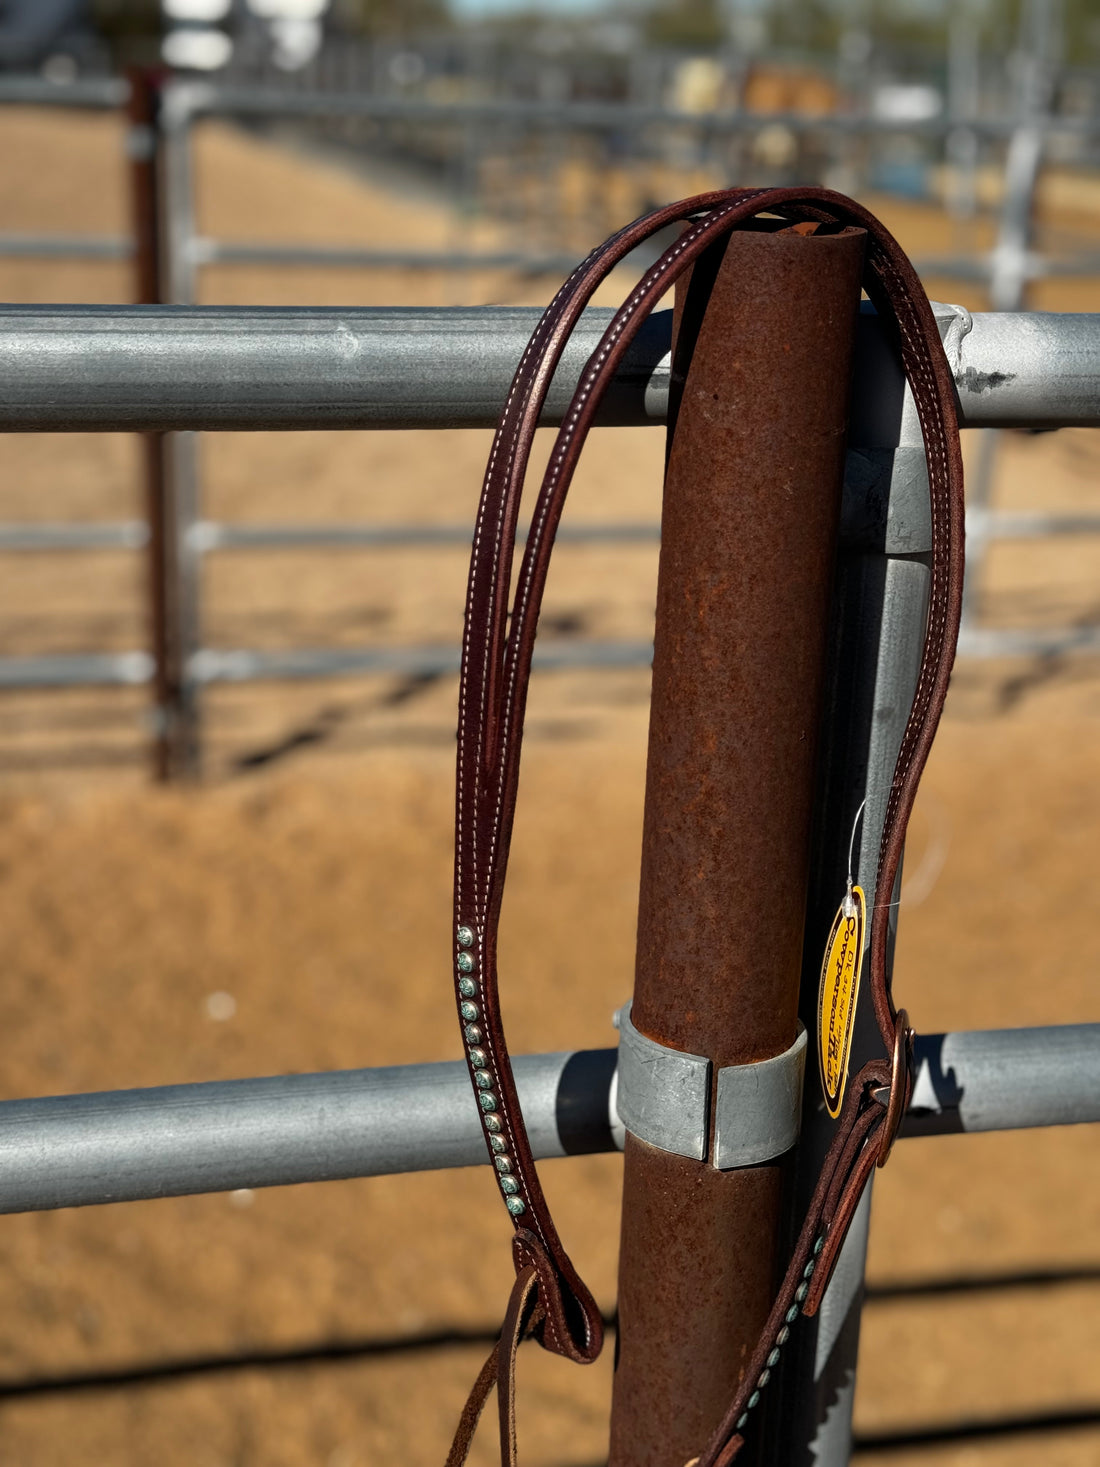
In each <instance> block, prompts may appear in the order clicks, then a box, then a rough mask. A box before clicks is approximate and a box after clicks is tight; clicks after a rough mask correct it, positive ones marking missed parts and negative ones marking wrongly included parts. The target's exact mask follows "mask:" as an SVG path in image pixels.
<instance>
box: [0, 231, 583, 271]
mask: <svg viewBox="0 0 1100 1467" xmlns="http://www.w3.org/2000/svg"><path fill="white" fill-rule="evenodd" d="M0 253H3V250H2V249H0ZM187 253H188V257H189V260H190V263H191V264H192V265H194V266H201V265H278V266H283V265H286V266H299V265H304V266H313V265H316V266H322V267H324V268H326V269H332V268H347V269H366V270H519V271H522V272H523V273H524V274H526V275H560V274H564V273H567V272H568V271H570V270H572V268H573V266H574V265H575V264H576V263H577V256H576V253H575V252H573V253H569V254H567V253H565V252H563V251H562V252H558V253H556V254H535V253H533V252H529V251H523V250H487V251H483V252H479V251H475V250H403V249H389V250H377V249H374V250H371V249H360V248H356V247H354V246H345V245H264V244H248V243H244V242H242V243H240V244H237V243H234V242H231V241H229V240H216V239H205V238H201V237H200V238H197V239H193V240H191V241H190V243H189V244H188V247H187Z"/></svg>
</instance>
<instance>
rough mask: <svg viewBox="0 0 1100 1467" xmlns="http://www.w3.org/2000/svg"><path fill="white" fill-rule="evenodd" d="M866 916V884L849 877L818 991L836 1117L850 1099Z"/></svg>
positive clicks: (822, 1058)
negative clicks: (854, 883)
mask: <svg viewBox="0 0 1100 1467" xmlns="http://www.w3.org/2000/svg"><path fill="white" fill-rule="evenodd" d="M866 915H867V901H866V898H865V897H864V895H863V888H862V887H859V886H852V885H851V883H850V881H849V886H848V890H847V891H846V892H845V894H844V900H843V901H842V902H841V904H840V910H839V911H838V912H837V914H836V917H835V919H834V920H833V925H832V928H831V929H830V932H829V940H828V942H827V943H826V944H825V958H824V961H823V962H822V964H821V986H820V987H819V988H818V991H817V1033H818V1051H817V1058H818V1064H819V1066H820V1069H821V1088H822V1089H823V1090H824V1092H825V1104H826V1106H827V1107H828V1110H829V1114H830V1115H831V1116H832V1117H833V1119H834V1120H835V1119H836V1118H837V1116H838V1115H839V1114H840V1107H841V1105H842V1104H843V1103H844V1086H845V1084H846V1083H847V1080H848V1056H849V1053H850V1051H851V1048H852V1026H853V1024H854V1022H855V1016H856V999H857V998H858V997H859V975H860V973H861V971H862V969H863V927H864V922H865V919H866Z"/></svg>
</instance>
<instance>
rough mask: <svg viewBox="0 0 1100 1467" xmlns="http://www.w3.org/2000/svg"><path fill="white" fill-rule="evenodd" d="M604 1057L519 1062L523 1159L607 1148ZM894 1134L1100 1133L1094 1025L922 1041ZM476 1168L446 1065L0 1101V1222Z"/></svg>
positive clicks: (613, 1119) (467, 1111) (611, 1142)
mask: <svg viewBox="0 0 1100 1467" xmlns="http://www.w3.org/2000/svg"><path fill="white" fill-rule="evenodd" d="M616 1058H617V1055H616V1051H615V1050H614V1049H600V1050H580V1051H575V1052H571V1053H570V1052H563V1053H559V1054H548V1055H521V1056H519V1057H518V1058H517V1060H516V1063H515V1069H516V1079H517V1084H518V1088H519V1096H520V1104H521V1107H522V1109H523V1114H524V1119H525V1120H526V1122H527V1125H528V1129H529V1131H530V1135H531V1144H532V1149H533V1152H534V1155H535V1157H536V1159H542V1158H546V1157H554V1156H566V1155H572V1154H577V1153H579V1152H595V1151H611V1150H613V1149H615V1148H616V1146H617V1145H618V1146H621V1144H622V1132H621V1127H619V1125H618V1117H617V1115H616V1114H615V1112H614V1111H613V1102H612V1098H611V1097H612V1095H613V1093H614V1091H613V1082H614V1074H615V1066H616ZM916 1063H917V1080H916V1083H915V1085H914V1095H913V1102H912V1104H911V1106H910V1113H909V1115H908V1117H907V1118H906V1122H905V1125H904V1128H903V1135H928V1134H940V1135H943V1134H950V1133H956V1132H960V1131H977V1130H998V1129H1018V1128H1021V1127H1028V1126H1039V1125H1070V1124H1081V1123H1084V1122H1088V1121H1097V1120H1100V1024H1091V1025H1090V1024H1081V1025H1067V1026H1062V1027H1058V1028H1050V1029H1012V1030H992V1031H985V1032H982V1031H978V1032H971V1033H959V1034H939V1035H925V1036H921V1037H920V1038H919V1039H918V1041H917V1049H916ZM485 1162H486V1153H485V1143H484V1139H483V1137H482V1133H481V1128H480V1124H479V1120H478V1114H477V1109H476V1107H475V1106H474V1103H473V1098H472V1095H471V1092H470V1082H469V1073H468V1069H467V1067H466V1066H465V1065H464V1064H463V1063H462V1062H461V1061H454V1062H444V1063H439V1064H421V1065H403V1066H391V1067H388V1068H384V1069H372V1070H343V1071H334V1072H330V1073H327V1074H314V1075H278V1076H270V1077H265V1078H261V1079H252V1080H228V1081H217V1082H212V1083H207V1084H198V1085H171V1086H162V1087H158V1088H156V1089H149V1090H122V1091H111V1092H106V1093H101V1094H92V1095H63V1096H52V1097H46V1098H41V1099H34V1100H9V1101H4V1102H2V1103H0V1175H2V1176H3V1178H4V1186H3V1189H2V1190H0V1213H15V1212H33V1211H40V1210H49V1209H53V1208H59V1207H84V1206H91V1205H96V1204H100V1203H107V1202H125V1201H136V1200H138V1199H140V1198H151V1197H168V1196H182V1195H186V1194H193V1193H202V1192H224V1191H233V1190H236V1189H239V1188H258V1187H275V1186H286V1185H290V1184H295V1183H303V1182H320V1181H335V1180H339V1179H341V1178H349V1177H366V1176H381V1175H392V1174H395V1173H399V1172H410V1171H431V1170H437V1169H440V1168H447V1167H460V1166H474V1165H478V1164H484V1163H485Z"/></svg>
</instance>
